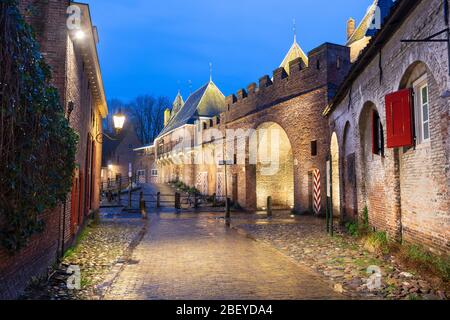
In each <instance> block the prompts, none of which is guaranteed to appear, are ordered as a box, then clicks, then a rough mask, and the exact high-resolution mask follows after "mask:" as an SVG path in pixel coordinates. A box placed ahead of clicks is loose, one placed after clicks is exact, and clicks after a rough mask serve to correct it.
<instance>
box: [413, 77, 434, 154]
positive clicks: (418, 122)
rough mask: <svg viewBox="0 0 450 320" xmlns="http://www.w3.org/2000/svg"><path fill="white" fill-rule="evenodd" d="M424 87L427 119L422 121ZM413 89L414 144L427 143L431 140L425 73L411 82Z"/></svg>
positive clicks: (428, 91)
mask: <svg viewBox="0 0 450 320" xmlns="http://www.w3.org/2000/svg"><path fill="white" fill-rule="evenodd" d="M424 88H426V90H427V102H426V106H427V108H428V119H427V121H424V117H423V115H424V114H423V111H424V106H425V104H424V103H423V94H422V90H423V89H424ZM413 90H414V117H415V121H414V128H415V139H416V145H419V144H422V143H429V142H430V140H431V132H430V86H429V84H428V77H427V74H424V75H422V76H421V77H419V78H418V79H417V80H416V81H414V82H413ZM426 125H428V137H427V138H425V126H426Z"/></svg>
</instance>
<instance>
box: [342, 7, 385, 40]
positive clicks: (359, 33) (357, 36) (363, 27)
mask: <svg viewBox="0 0 450 320" xmlns="http://www.w3.org/2000/svg"><path fill="white" fill-rule="evenodd" d="M393 4H394V1H393V0H374V2H373V4H372V5H371V6H370V7H369V9H368V10H367V13H366V15H365V16H364V18H363V19H362V21H361V23H360V24H359V26H358V27H357V28H356V29H355V31H354V32H353V34H352V35H351V36H350V39H348V41H347V46H349V45H351V44H352V43H354V42H356V41H359V40H361V39H363V38H365V37H372V36H374V35H375V33H376V31H377V30H369V26H370V24H371V22H372V21H373V20H374V15H375V10H376V9H377V7H379V9H380V15H381V17H380V18H381V23H383V21H384V19H385V18H386V16H388V14H389V11H390V10H391V7H392V5H393Z"/></svg>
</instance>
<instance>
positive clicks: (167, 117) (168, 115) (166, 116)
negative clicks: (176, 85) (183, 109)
mask: <svg viewBox="0 0 450 320" xmlns="http://www.w3.org/2000/svg"><path fill="white" fill-rule="evenodd" d="M171 116H172V113H171V112H170V109H169V108H167V109H166V110H164V127H166V126H167V125H168V124H169V121H170V118H171Z"/></svg>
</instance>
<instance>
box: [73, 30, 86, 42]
mask: <svg viewBox="0 0 450 320" xmlns="http://www.w3.org/2000/svg"><path fill="white" fill-rule="evenodd" d="M85 36H86V34H85V33H84V31H83V30H78V31H77V32H75V39H77V40H83V39H84V37H85Z"/></svg>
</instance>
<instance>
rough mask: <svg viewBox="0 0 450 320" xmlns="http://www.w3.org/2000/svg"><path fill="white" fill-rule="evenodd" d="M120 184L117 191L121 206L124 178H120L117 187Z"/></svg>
mask: <svg viewBox="0 0 450 320" xmlns="http://www.w3.org/2000/svg"><path fill="white" fill-rule="evenodd" d="M117 183H119V188H118V189H117V197H118V198H117V199H118V201H119V205H120V204H121V202H122V201H121V199H120V198H121V193H122V178H119V181H116V185H117Z"/></svg>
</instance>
